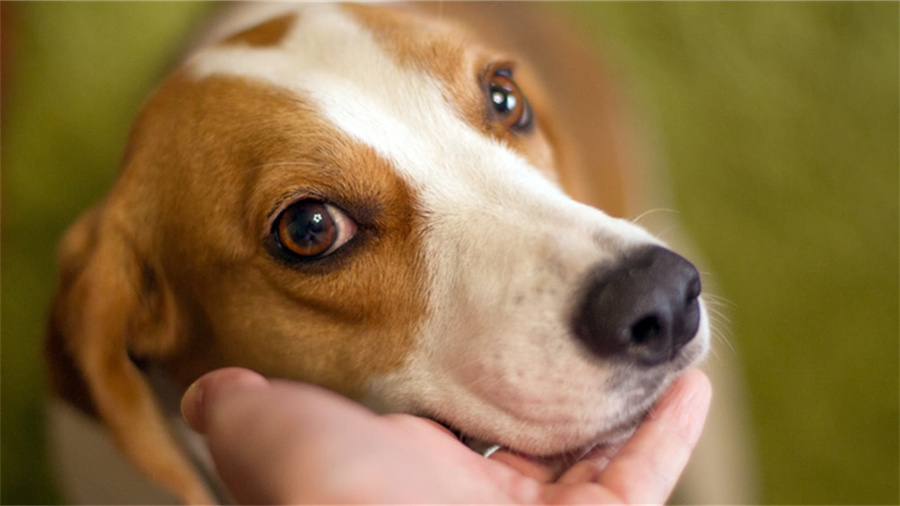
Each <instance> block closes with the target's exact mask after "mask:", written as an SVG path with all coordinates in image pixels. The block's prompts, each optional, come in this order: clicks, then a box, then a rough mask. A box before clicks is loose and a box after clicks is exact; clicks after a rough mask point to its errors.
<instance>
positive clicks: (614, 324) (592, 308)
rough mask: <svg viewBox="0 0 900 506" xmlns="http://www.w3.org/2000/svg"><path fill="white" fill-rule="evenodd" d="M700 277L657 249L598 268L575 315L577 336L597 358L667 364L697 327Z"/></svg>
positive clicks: (688, 265)
mask: <svg viewBox="0 0 900 506" xmlns="http://www.w3.org/2000/svg"><path fill="white" fill-rule="evenodd" d="M700 291H701V284H700V274H699V273H698V272H697V269H696V268H695V267H694V266H693V265H692V264H691V263H690V262H688V261H687V260H685V259H684V258H682V257H680V256H678V255H677V254H675V253H673V252H671V251H669V250H667V249H665V248H661V247H658V246H652V247H647V248H642V249H639V250H636V251H634V252H632V253H631V254H629V255H626V256H625V257H623V258H622V259H621V260H619V261H618V262H617V263H616V264H614V265H612V266H609V265H603V266H599V267H598V269H597V271H595V273H593V274H592V275H591V277H590V279H589V281H588V284H587V286H586V291H585V295H584V299H583V302H582V305H581V307H580V309H579V310H578V311H577V312H576V314H575V322H574V329H575V333H576V335H577V336H578V337H579V338H580V339H581V340H582V341H583V342H584V343H585V344H586V345H587V346H588V348H589V349H590V350H591V351H592V352H594V353H595V354H596V355H598V356H600V357H603V358H614V359H625V360H629V361H632V362H636V363H640V364H644V365H654V364H659V363H662V362H665V361H667V360H671V359H672V358H674V357H675V356H676V355H677V354H678V352H679V351H680V350H681V348H682V347H683V346H684V345H685V344H687V343H688V342H690V341H691V339H693V338H694V335H695V334H696V333H697V329H698V328H699V325H700V302H699V297H700Z"/></svg>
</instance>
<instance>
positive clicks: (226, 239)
mask: <svg viewBox="0 0 900 506" xmlns="http://www.w3.org/2000/svg"><path fill="white" fill-rule="evenodd" d="M277 8H278V9H284V12H280V13H277V14H272V15H270V16H268V17H266V18H265V19H262V18H261V19H259V20H258V22H253V23H250V24H246V26H245V27H244V28H243V29H241V30H237V31H236V32H235V33H233V34H231V35H229V36H227V37H226V38H224V39H221V40H219V41H218V42H216V43H214V44H211V45H208V46H205V47H203V48H201V49H199V50H198V51H196V52H194V53H193V54H192V56H191V57H190V58H188V59H187V60H186V62H185V63H184V64H183V65H182V66H181V67H180V68H179V69H178V70H177V71H176V72H175V73H174V75H172V76H171V77H170V78H169V79H168V80H167V81H166V82H165V83H164V84H163V85H162V87H161V88H160V89H159V90H158V91H157V92H156V93H155V95H154V96H153V98H152V99H151V100H150V101H149V102H148V104H147V105H146V106H145V108H144V110H143V112H142V113H141V115H140V117H139V118H138V120H137V122H136V124H135V127H134V130H133V132H132V135H131V138H130V141H129V147H128V150H127V152H126V154H125V161H124V168H123V172H122V174H121V176H120V178H119V181H118V182H117V184H116V186H115V188H114V189H113V190H112V192H111V193H110V194H109V196H108V197H107V199H106V200H105V201H104V202H103V203H101V204H100V205H99V206H97V207H96V208H95V209H94V210H93V211H91V212H90V213H88V214H87V215H86V216H85V217H84V218H82V220H81V221H80V222H79V223H77V224H76V225H75V226H74V227H73V228H72V230H71V231H70V232H69V234H68V235H67V237H66V239H65V241H64V243H63V248H62V255H61V263H62V266H63V278H62V286H61V289H60V291H59V293H58V295H57V298H56V301H55V305H54V311H53V318H52V324H51V332H50V340H49V347H48V350H49V353H50V356H51V358H52V359H53V361H54V363H55V364H56V366H55V367H56V368H55V373H54V374H55V376H56V381H55V383H56V385H57V388H58V389H60V390H61V391H62V392H63V393H64V394H65V395H67V396H68V397H70V398H72V399H75V400H76V401H77V400H78V399H80V403H81V405H82V406H84V407H86V408H87V409H92V410H95V412H97V413H98V414H99V415H100V417H101V418H102V419H103V420H104V421H105V422H106V423H107V424H108V425H109V426H110V427H111V428H112V430H113V432H114V434H115V435H116V437H117V439H118V440H119V442H120V444H122V445H123V446H124V447H125V448H126V451H127V452H128V453H130V454H131V455H132V457H134V458H135V459H136V460H138V461H139V462H140V463H141V465H142V466H143V467H144V468H145V469H147V470H148V471H149V472H151V473H152V474H154V476H155V477H156V478H157V479H158V480H160V481H162V482H164V483H166V484H168V485H169V486H170V487H171V488H172V489H174V490H176V491H177V492H178V493H179V494H180V495H181V496H182V497H183V498H186V499H188V500H200V499H202V493H200V492H198V491H197V489H196V488H195V487H194V485H192V483H193V481H194V480H193V478H191V477H190V476H192V475H191V471H190V470H189V469H188V467H189V466H187V465H186V464H183V463H179V462H182V461H181V460H180V458H179V457H178V456H177V453H176V452H174V451H173V450H170V447H171V446H172V445H171V444H170V443H168V439H167V438H168V436H167V435H166V433H165V429H164V427H163V422H162V418H161V416H160V414H159V410H158V408H156V407H155V405H154V403H153V401H152V393H151V392H150V390H149V389H148V387H147V385H146V383H145V380H144V378H143V376H142V374H141V372H140V367H139V366H138V365H137V364H144V363H148V362H149V363H154V364H157V365H159V366H160V367H162V368H165V369H166V370H167V371H168V372H169V373H170V374H171V375H173V376H174V377H176V378H178V379H179V380H181V381H182V382H184V383H185V384H187V383H188V382H190V381H191V380H193V379H195V378H196V377H197V376H199V375H200V374H202V373H203V372H205V371H208V370H210V369H213V368H216V367H220V366H226V365H238V366H244V367H248V368H251V369H255V370H257V371H259V372H261V373H264V374H267V375H270V376H276V377H284V378H292V379H297V380H302V381H308V382H313V383H317V384H320V385H324V386H326V387H328V388H331V389H334V390H336V391H338V392H341V393H344V394H346V395H348V396H351V397H354V398H356V399H359V400H361V401H363V402H365V403H367V404H369V405H370V406H372V407H374V408H375V409H378V410H382V411H403V412H410V413H415V414H420V415H424V416H428V417H432V418H434V419H436V420H439V421H441V422H443V423H445V424H447V425H449V426H451V427H453V428H454V429H456V430H458V431H460V432H461V433H463V434H465V435H466V436H468V437H470V438H473V439H475V440H479V441H484V442H489V443H498V444H501V445H503V446H506V447H508V448H511V449H514V450H518V451H520V452H524V453H528V454H534V455H550V454H558V453H562V452H568V451H571V450H573V449H576V448H581V447H586V446H588V445H591V444H594V443H597V442H602V441H611V440H614V439H617V438H621V437H623V435H626V434H628V433H629V431H630V430H631V429H633V427H634V425H635V424H636V423H637V422H638V421H639V419H640V417H641V416H642V415H643V414H644V413H645V412H646V410H647V409H648V408H649V406H650V405H651V404H652V403H653V401H654V400H655V399H656V397H657V396H658V394H659V393H660V392H661V391H662V390H663V389H664V388H665V386H666V385H667V384H668V382H669V381H670V380H671V379H672V378H673V377H674V376H675V375H677V374H678V372H679V371H681V370H682V369H684V368H685V367H686V366H688V365H689V364H691V363H693V362H695V361H696V360H698V359H699V358H700V357H701V356H702V355H703V354H704V353H705V351H706V348H707V343H708V330H707V322H706V316H705V313H704V309H703V305H702V302H701V300H700V298H699V293H700V279H699V275H698V274H697V271H696V270H695V269H694V267H693V266H692V265H691V264H690V263H688V262H687V261H686V260H684V259H682V258H681V257H679V256H678V255H676V254H674V253H672V252H671V251H669V250H667V249H665V248H664V247H663V246H662V245H661V244H660V242H659V241H658V240H656V239H655V238H653V237H652V236H651V235H649V234H648V233H646V232H645V231H644V230H642V229H641V228H639V227H637V226H635V225H633V224H632V223H630V222H627V221H623V220H621V219H617V218H613V217H611V216H609V215H608V214H605V213H604V212H602V211H600V210H597V209H595V208H593V207H589V206H587V205H584V204H581V203H578V202H576V201H574V200H572V199H571V198H569V197H568V196H567V195H566V194H565V193H563V190H562V188H561V185H560V181H567V180H569V174H568V173H567V172H566V171H567V170H568V169H569V168H570V167H569V166H568V165H567V164H566V161H565V154H564V153H563V152H562V151H561V148H560V144H559V142H558V140H559V135H560V134H559V132H558V130H556V129H555V128H554V124H553V123H552V122H553V121H559V120H558V119H554V118H553V110H552V106H550V105H549V104H550V102H549V101H547V100H546V99H545V98H544V96H543V92H541V91H540V90H539V89H538V84H537V82H536V80H534V79H532V78H531V77H530V76H529V72H528V69H527V68H526V67H525V64H524V63H523V62H520V61H518V60H516V59H514V58H513V57H511V56H509V55H506V54H502V53H498V52H495V51H493V50H491V49H489V48H487V47H486V46H482V45H480V44H478V43H477V42H475V41H474V40H473V39H470V38H469V37H468V35H465V34H463V32H461V31H460V30H459V29H458V28H456V27H453V26H451V25H447V24H441V23H436V22H433V21H428V20H424V19H423V18H419V17H415V16H414V15H412V14H409V13H405V12H397V11H385V10H383V9H381V8H373V7H337V6H329V5H310V6H305V7H302V8H299V9H296V8H291V9H287V8H286V7H284V6H278V7H277ZM585 99H586V100H587V99H589V97H585ZM562 121H564V118H563V119H562ZM576 135H577V132H576ZM166 452H168V453H166ZM160 455H162V456H160ZM173 463H175V464H173ZM185 477H187V478H185Z"/></svg>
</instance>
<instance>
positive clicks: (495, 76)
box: [488, 68, 533, 131]
mask: <svg viewBox="0 0 900 506" xmlns="http://www.w3.org/2000/svg"><path fill="white" fill-rule="evenodd" d="M488 99H489V100H490V106H491V109H492V110H493V112H494V115H495V117H496V118H497V120H498V121H499V122H500V123H501V124H503V126H505V127H506V128H509V129H511V130H516V131H524V130H527V129H528V128H529V127H530V126H531V123H532V118H533V116H532V114H531V105H530V104H529V103H528V99H527V98H525V94H524V93H522V90H521V89H520V88H519V85H518V84H516V82H515V81H514V80H513V77H512V69H509V68H498V69H495V70H493V71H492V72H491V73H490V77H489V78H488Z"/></svg>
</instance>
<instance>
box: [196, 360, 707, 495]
mask: <svg viewBox="0 0 900 506" xmlns="http://www.w3.org/2000/svg"><path fill="white" fill-rule="evenodd" d="M711 395H712V390H711V386H710V383H709V380H708V378H707V377H706V376H705V375H704V374H703V373H701V372H700V371H698V370H691V371H688V372H687V373H686V374H685V375H683V376H682V377H681V378H679V379H678V380H676V381H675V382H674V383H673V384H672V385H671V386H670V388H669V389H668V391H667V392H666V394H665V395H664V396H663V397H662V398H661V399H660V400H659V402H657V404H656V406H655V407H654V408H653V409H652V411H651V412H650V414H649V415H648V416H647V418H646V419H645V421H644V422H643V423H642V424H641V426H640V427H638V429H637V430H636V431H635V433H634V435H633V436H632V437H631V438H630V439H629V440H628V441H627V442H626V443H625V444H624V445H623V446H622V447H621V448H620V449H619V450H618V451H617V452H616V453H615V454H614V455H613V456H612V457H611V458H610V456H609V455H608V452H602V451H597V452H592V453H591V454H588V455H587V456H586V457H585V458H584V459H582V460H581V461H579V462H577V463H575V464H574V465H573V466H571V467H570V468H569V469H567V470H565V471H564V472H563V473H562V474H561V475H560V476H559V478H558V479H556V480H552V476H553V475H554V472H553V471H552V470H551V469H550V468H548V467H546V466H545V465H544V464H542V463H541V462H539V461H537V460H534V459H528V458H524V457H522V456H518V455H515V454H512V453H509V452H504V451H498V452H495V453H494V454H493V455H491V457H490V458H484V457H482V456H481V455H479V454H477V453H475V452H473V451H471V450H470V449H469V448H467V447H466V446H465V445H463V444H462V443H461V442H460V441H459V439H458V438H457V437H456V436H454V435H453V434H452V433H451V432H450V431H448V430H447V429H445V428H444V427H442V426H440V425H439V424H437V423H435V422H433V421H431V420H427V419H423V418H419V417H415V416H411V415H403V414H391V415H377V414H375V413H373V412H371V411H369V410H368V409H366V408H365V407H363V406H361V405H359V404H357V403H354V402H352V401H350V400H348V399H346V398H344V397H341V396H339V395H337V394H334V393H332V392H329V391H327V390H323V389H321V388H318V387H315V386H312V385H308V384H302V383H296V382H291V381H284V380H267V379H265V378H263V377H262V376H260V375H258V374H256V373H253V372H251V371H248V370H246V369H237V368H229V369H221V370H218V371H214V372H212V373H209V374H207V375H205V376H203V377H202V378H200V379H199V380H198V381H197V382H196V383H194V384H193V385H192V386H191V388H189V389H188V391H187V393H186V394H185V396H184V398H183V399H182V413H183V415H184V417H185V419H186V420H187V422H188V424H189V425H190V426H191V427H192V428H194V430H196V431H198V432H200V433H202V434H204V435H206V437H207V443H208V446H209V449H210V451H211V453H212V457H213V460H214V461H215V464H216V468H217V470H218V472H219V474H220V476H221V477H222V479H223V481H224V482H225V484H226V486H227V487H228V489H229V491H230V492H231V494H232V495H233V496H234V498H235V499H236V500H237V501H238V502H240V503H245V504H291V503H311V502H313V503H315V502H317V503H361V502H368V503H529V504H535V503H538V504H550V503H555V504H560V503H606V504H616V503H621V504H662V503H664V502H665V501H666V500H667V499H668V497H669V495H670V494H671V492H672V489H673V488H674V486H675V484H676V482H677V480H678V477H679V476H680V474H681V472H682V471H683V470H684V467H685V465H686V464H687V461H688V458H689V457H690V454H691V452H692V450H693V448H694V446H695V445H696V443H697V440H698V439H699V437H700V433H701V431H702V428H703V423H704V420H705V418H706V413H707V411H708V408H709V403H710V399H711Z"/></svg>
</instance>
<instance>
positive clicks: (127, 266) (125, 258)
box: [45, 204, 212, 503]
mask: <svg viewBox="0 0 900 506" xmlns="http://www.w3.org/2000/svg"><path fill="white" fill-rule="evenodd" d="M108 214H112V213H110V212H109V209H107V208H106V207H105V205H104V204H101V205H100V206H99V207H97V208H95V209H93V210H92V211H90V212H88V213H87V214H86V215H84V216H83V217H82V218H81V219H80V220H79V221H78V222H77V223H75V225H73V226H72V227H71V228H70V229H69V231H68V232H67V233H66V235H65V237H64V239H63V241H62V245H61V248H60V253H59V264H60V271H61V272H60V285H59V288H58V291H57V293H56V295H55V297H54V300H53V304H52V308H51V313H50V322H49V329H48V335H47V341H46V348H45V351H46V357H47V361H48V365H49V375H50V382H51V385H52V387H53V388H54V390H55V391H56V392H57V394H59V395H61V396H62V397H63V398H65V399H66V400H68V401H70V402H72V403H73V404H75V405H76V406H78V407H80V408H82V409H83V410H84V411H86V412H88V413H90V414H92V415H94V416H96V417H97V418H99V419H100V420H102V422H103V423H104V424H105V425H106V426H107V428H108V429H109V430H110V432H111V433H112V437H113V439H114V441H115V442H116V444H117V445H118V446H119V448H120V449H121V450H122V451H123V452H124V453H125V454H126V455H128V457H129V458H130V459H131V460H132V462H133V463H134V464H135V465H136V466H137V467H138V468H140V469H141V470H142V471H144V472H145V473H146V474H148V475H149V476H150V477H151V478H152V479H154V480H155V481H156V482H157V483H159V484H161V485H162V486H164V487H165V488H167V489H168V490H169V491H170V492H172V493H173V494H175V495H176V496H177V497H178V498H179V499H181V500H183V501H185V502H187V503H210V502H212V496H211V495H210V493H209V492H208V490H207V488H206V486H205V485H204V482H203V480H202V479H201V478H200V476H199V474H198V473H197V471H196V470H195V469H194V468H193V466H192V465H191V464H190V463H189V461H188V459H187V458H186V457H185V455H184V453H183V452H182V451H181V450H180V447H179V446H178V445H177V444H176V442H175V439H174V437H173V436H172V434H171V433H170V432H169V429H168V425H167V423H166V420H165V416H164V415H163V412H162V409H161V408H160V406H159V404H158V402H157V400H156V398H155V396H154V394H153V391H152V389H151V387H150V385H149V383H148V382H147V380H146V378H145V376H144V374H143V373H142V372H141V371H140V370H139V369H138V367H137V366H136V365H135V364H134V363H133V362H132V360H131V358H130V356H129V351H130V350H131V351H137V352H139V353H140V354H141V355H142V356H161V355H164V354H165V353H166V352H167V351H169V350H170V349H171V348H172V347H174V346H175V339H176V324H177V322H176V312H175V310H174V300H173V298H172V295H171V293H170V292H169V289H168V287H167V285H166V283H165V281H164V280H163V279H162V277H161V275H160V272H159V270H158V269H156V268H155V266H154V265H153V263H152V262H150V261H149V259H147V258H146V257H144V256H142V255H141V254H140V252H139V251H138V248H137V247H136V245H135V243H134V241H133V240H132V239H131V238H130V237H129V236H128V234H127V232H126V231H125V229H124V228H123V227H121V226H117V225H116V223H114V222H113V220H110V219H108V218H109V217H108V216H107V215H108Z"/></svg>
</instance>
